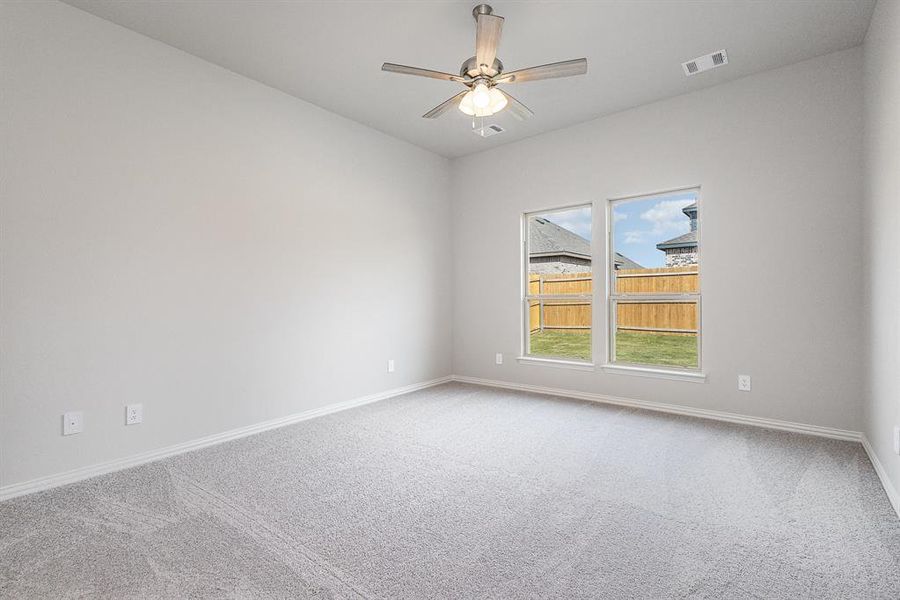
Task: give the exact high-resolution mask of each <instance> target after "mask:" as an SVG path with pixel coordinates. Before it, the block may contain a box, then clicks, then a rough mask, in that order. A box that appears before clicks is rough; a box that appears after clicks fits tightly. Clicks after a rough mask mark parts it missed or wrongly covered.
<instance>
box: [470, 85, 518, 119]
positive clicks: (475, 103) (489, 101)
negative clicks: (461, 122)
mask: <svg viewBox="0 0 900 600" xmlns="http://www.w3.org/2000/svg"><path fill="white" fill-rule="evenodd" d="M506 104H507V100H506V96H504V95H503V94H502V93H501V92H500V90H498V89H497V88H488V86H487V85H486V84H484V83H479V84H478V85H476V86H475V88H474V89H472V90H471V91H469V92H467V93H466V95H465V96H463V97H462V100H460V102H459V110H461V111H462V112H464V113H465V114H467V115H469V116H471V117H489V116H491V115H493V114H496V113H498V112H500V111H501V110H503V109H504V108H505V107H506Z"/></svg>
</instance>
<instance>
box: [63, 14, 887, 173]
mask: <svg viewBox="0 0 900 600" xmlns="http://www.w3.org/2000/svg"><path fill="white" fill-rule="evenodd" d="M66 1H67V2H68V3H69V4H72V5H73V6H77V7H79V8H82V9H84V10H86V11H88V12H91V13H93V14H95V15H97V16H100V17H103V18H105V19H108V20H110V21H113V22H115V23H118V24H120V25H123V26H125V27H128V28H130V29H133V30H135V31H138V32H140V33H143V34H145V35H148V36H150V37H152V38H155V39H157V40H160V41H162V42H165V43H167V44H170V45H172V46H175V47H176V48H180V49H182V50H185V51H187V52H190V53H191V54H194V55H196V56H199V57H201V58H203V59H206V60H208V61H210V62H212V63H216V64H218V65H221V66H223V67H226V68H228V69H230V70H232V71H235V72H237V73H240V74H242V75H245V76H247V77H250V78H253V79H256V80H257V81H261V82H263V83H265V84H268V85H270V86H272V87H275V88H278V89H280V90H283V91H285V92H287V93H289V94H292V95H294V96H296V97H298V98H302V99H303V100H307V101H309V102H312V103H313V104H317V105H319V106H321V107H323V108H326V109H328V110H330V111H333V112H336V113H338V114H341V115H344V116H346V117H349V118H351V119H353V120H355V121H359V122H360V123H364V124H366V125H369V126H371V127H374V128H376V129H379V130H381V131H384V132H386V133H388V134H390V135H393V136H396V137H398V138H401V139H404V140H407V141H409V142H412V143H413V144H416V145H418V146H421V147H423V148H427V149H429V150H432V151H434V152H437V153H438V154H442V155H444V156H448V157H455V156H462V155H465V154H470V153H473V152H478V151H481V150H484V149H486V148H489V147H492V146H497V145H500V144H504V143H508V142H511V141H513V140H517V139H521V138H524V137H528V136H532V135H535V134H538V133H541V132H545V131H550V130H553V129H559V128H561V127H566V126H568V125H573V124H575V123H579V122H582V121H586V120H589V119H593V118H595V117H598V116H601V115H605V114H609V113H612V112H616V111H619V110H623V109H626V108H630V107H633V106H638V105H641V104H646V103H648V102H653V101H655V100H659V99H662V98H666V97H671V96H675V95H678V94H683V93H685V92H690V91H692V90H697V89H700V88H704V87H708V86H711V85H715V84H718V83H722V82H725V81H729V80H732V79H736V78H738V77H743V76H745V75H749V74H751V73H755V72H759V71H764V70H766V69H772V68H775V67H779V66H783V65H787V64H790V63H793V62H797V61H800V60H803V59H806V58H811V57H813V56H817V55H820V54H825V53H828V52H833V51H836V50H841V49H844V48H849V47H852V46H855V45H857V44H860V43H861V42H862V41H863V38H864V36H865V33H866V29H867V27H868V23H869V19H870V17H871V14H872V10H873V7H874V4H875V0H856V1H854V0H812V1H806V0H732V1H727V0H719V1H715V0H705V1H700V0H644V1H640V2H631V1H615V2H614V1H597V2H511V1H506V0H497V1H496V2H493V3H492V6H493V7H494V12H495V14H498V15H500V16H503V17H505V18H506V21H505V23H504V28H503V39H502V41H501V43H500V51H499V53H498V56H499V57H500V59H501V60H502V61H503V62H504V65H505V66H506V70H507V71H509V70H513V69H517V68H522V67H528V66H533V65H539V64H544V63H548V62H555V61H559V60H566V59H570V58H580V57H582V56H584V57H587V59H588V73H587V75H582V76H579V77H573V78H570V79H556V80H547V81H536V82H529V83H520V84H510V85H507V86H505V89H506V90H507V91H509V92H510V93H512V94H513V95H514V96H516V97H517V98H518V99H519V100H521V101H522V102H523V103H524V104H526V105H527V106H529V107H530V108H531V109H532V110H533V111H534V112H535V116H534V117H533V118H532V119H531V120H530V121H527V122H523V123H520V122H518V121H515V120H513V119H512V118H511V117H510V116H509V115H508V114H504V113H500V114H499V115H496V116H495V117H492V118H490V119H485V122H486V123H488V122H496V123H499V124H500V125H501V126H503V127H504V128H506V132H505V133H503V134H501V135H498V136H494V137H491V138H488V139H484V138H480V137H478V136H476V135H474V134H473V133H472V132H471V130H470V129H471V118H467V117H466V116H465V115H463V114H462V113H460V112H459V111H452V112H451V113H448V114H447V115H445V116H444V117H441V118H440V119H437V120H426V119H423V118H421V115H422V114H423V113H425V112H426V111H427V110H429V109H430V108H432V107H433V106H435V105H437V104H439V103H440V102H442V101H443V100H445V99H447V98H449V97H450V96H452V95H454V94H456V93H457V92H458V91H460V90H462V87H461V86H460V85H459V84H456V83H452V82H447V81H439V80H434V79H423V78H418V77H409V76H405V75H396V74H391V73H383V72H382V71H381V70H380V68H381V63H382V62H385V61H388V62H396V63H400V64H408V65H413V66H421V67H426V68H430V69H435V70H440V71H447V72H451V73H456V72H458V71H459V67H460V65H461V63H462V62H463V60H465V59H466V58H468V57H469V56H472V55H473V54H474V45H475V22H474V20H473V19H472V15H471V9H472V6H474V4H476V2H474V1H473V0H469V1H465V2H459V1H455V0H454V1H447V2H375V1H356V2H348V1H333V2H310V1H303V2H300V1H297V2H289V1H288V2H286V1H271V0H250V1H243V2H237V1H233V0H205V1H203V2H200V1H190V0H180V1H172V0H162V1H160V0H131V1H129V2H122V1H119V0H66ZM722 48H725V49H727V51H728V58H729V64H728V65H727V66H725V67H721V68H719V69H715V70H713V71H709V72H706V73H701V74H699V75H696V76H694V77H691V78H687V77H685V76H684V74H683V72H682V69H681V63H682V62H683V61H686V60H688V59H691V58H694V57H696V56H698V55H701V54H706V53H708V52H712V51H715V50H719V49H722Z"/></svg>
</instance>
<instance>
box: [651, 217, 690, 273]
mask: <svg viewBox="0 0 900 600" xmlns="http://www.w3.org/2000/svg"><path fill="white" fill-rule="evenodd" d="M681 211H682V212H683V213H684V214H685V215H687V217H688V218H689V219H690V220H691V230H690V231H688V232H687V233H685V234H684V235H679V236H678V237H676V238H672V239H671V240H666V241H665V242H660V243H659V244H657V245H656V247H657V248H658V249H659V250H662V251H663V252H665V253H666V266H667V267H683V266H685V265H696V264H697V203H696V202H694V203H693V204H689V205H688V206H685V207H684V208H682V209H681Z"/></svg>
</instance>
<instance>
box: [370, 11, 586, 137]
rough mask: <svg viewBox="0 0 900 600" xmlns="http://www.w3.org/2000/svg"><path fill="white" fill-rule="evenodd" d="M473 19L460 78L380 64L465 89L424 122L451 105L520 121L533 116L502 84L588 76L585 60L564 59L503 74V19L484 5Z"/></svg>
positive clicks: (473, 113)
mask: <svg viewBox="0 0 900 600" xmlns="http://www.w3.org/2000/svg"><path fill="white" fill-rule="evenodd" d="M472 16H474V17H475V23H476V25H475V56H473V57H472V58H470V59H468V60H466V61H465V62H464V63H463V64H462V67H461V68H460V70H459V75H453V74H451V73H443V72H441V71H432V70H430V69H420V68H418V67H407V66H405V65H397V64H394V63H384V64H383V65H381V70H382V71H388V72H390V73H402V74H405V75H417V76H419V77H430V78H432V79H444V80H446V81H455V82H457V83H461V84H463V85H464V86H465V87H466V90H465V91H462V92H460V93H458V94H457V95H455V96H453V97H452V98H450V99H449V100H446V101H444V102H442V103H440V104H438V105H437V106H435V107H434V108H432V109H431V110H429V111H428V112H427V113H425V114H424V115H422V117H424V118H426V119H436V118H437V117H439V116H441V115H443V114H444V113H446V112H447V111H449V110H450V109H451V108H453V107H454V106H456V107H459V110H461V111H462V112H464V113H465V114H467V115H471V116H473V117H487V116H490V115H493V114H495V113H497V112H500V111H501V110H503V109H504V108H506V107H507V106H508V107H509V109H510V112H511V113H512V115H513V116H514V117H515V118H517V119H518V120H520V121H521V120H523V119H527V118H528V117H531V116H532V115H533V114H534V113H533V112H531V110H530V109H529V108H528V107H527V106H525V105H524V104H522V103H521V102H519V101H518V100H516V99H515V98H513V97H512V96H510V95H509V94H507V93H506V92H505V91H503V90H501V89H499V88H497V85H499V84H501V83H521V82H525V81H537V80H539V79H552V78H554V77H570V76H572V75H583V74H585V73H587V59H586V58H576V59H574V60H564V61H562V62H556V63H550V64H548V65H541V66H539V67H529V68H527V69H519V70H518V71H510V72H504V71H503V63H502V62H500V59H499V58H497V46H498V45H499V44H500V32H501V30H502V29H503V17H499V16H497V15H495V14H494V9H493V8H491V7H490V6H488V5H487V4H479V5H478V6H476V7H475V8H474V9H472Z"/></svg>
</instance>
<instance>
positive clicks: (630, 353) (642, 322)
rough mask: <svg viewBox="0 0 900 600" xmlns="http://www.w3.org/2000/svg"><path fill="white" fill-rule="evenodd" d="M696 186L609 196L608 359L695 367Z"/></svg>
mask: <svg viewBox="0 0 900 600" xmlns="http://www.w3.org/2000/svg"><path fill="white" fill-rule="evenodd" d="M699 200H700V195H699V190H697V189H691V190H681V191H677V192H670V193H665V194H656V195H653V196H641V197H635V198H626V199H622V200H612V201H610V210H609V220H608V223H609V247H610V252H609V257H610V264H609V274H610V285H609V311H610V314H609V324H610V335H609V362H610V363H612V364H614V365H624V366H642V367H654V368H663V369H667V370H672V369H674V370H686V371H687V370H691V371H699V369H700V335H701V332H700V224H699V223H700V222H699V219H698V218H697V214H698V207H699Z"/></svg>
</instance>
